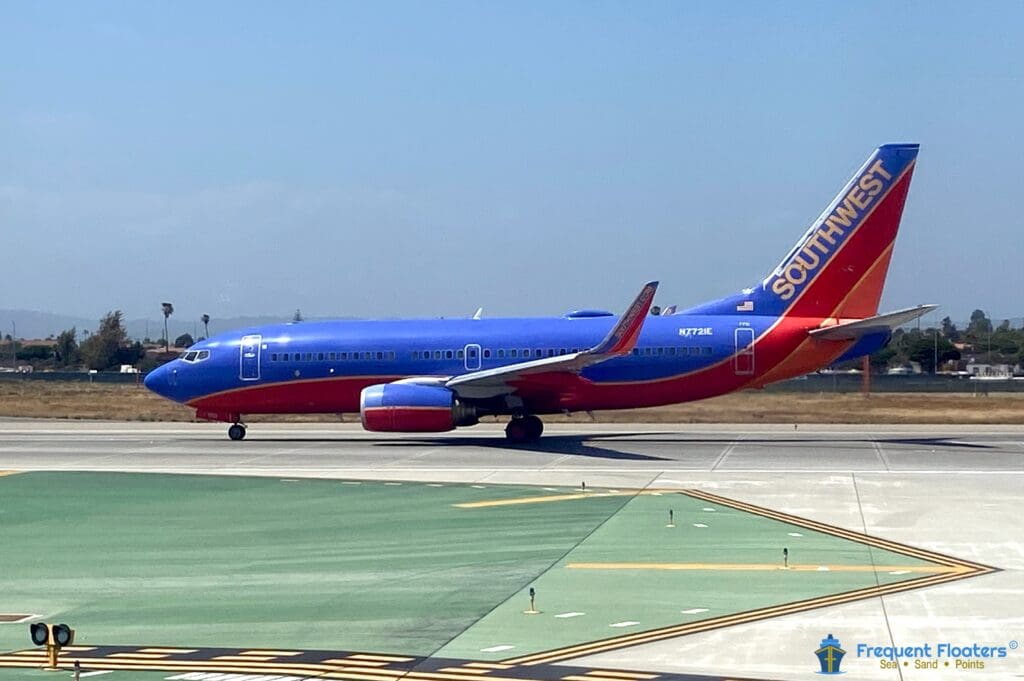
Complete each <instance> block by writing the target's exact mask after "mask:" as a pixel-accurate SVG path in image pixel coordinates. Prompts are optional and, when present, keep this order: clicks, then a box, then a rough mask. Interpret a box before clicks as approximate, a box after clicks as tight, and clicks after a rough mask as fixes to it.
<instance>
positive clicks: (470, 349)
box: [465, 343, 480, 371]
mask: <svg viewBox="0 0 1024 681" xmlns="http://www.w3.org/2000/svg"><path fill="white" fill-rule="evenodd" d="M465 351H466V352H465V356H466V371H476V370H478V369H479V368H480V346H479V345H477V344H476V343H470V344H469V345H467V346H466V347H465Z"/></svg>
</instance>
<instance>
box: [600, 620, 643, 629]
mask: <svg viewBox="0 0 1024 681" xmlns="http://www.w3.org/2000/svg"><path fill="white" fill-rule="evenodd" d="M637 624H640V623H639V622H637V621H635V620H626V621H624V622H615V623H614V624H609V625H608V626H609V627H616V628H619V629H621V628H622V627H633V626H636V625H637Z"/></svg>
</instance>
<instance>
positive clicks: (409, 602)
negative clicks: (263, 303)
mask: <svg viewBox="0 0 1024 681" xmlns="http://www.w3.org/2000/svg"><path fill="white" fill-rule="evenodd" d="M568 491H570V490H567V489H561V490H557V491H546V490H540V489H538V488H536V487H527V486H511V485H500V486H498V485H485V486H474V485H466V484H444V485H434V484H427V483H421V482H405V483H401V484H397V483H386V482H379V481H363V482H356V481H339V480H297V481H287V480H282V479H278V478H244V477H221V476H182V475H152V474H150V475H146V474H98V473H96V474H94V473H29V474H22V475H14V476H9V477H0V612H7V613H33V614H39V615H42V616H43V617H44V619H46V620H47V621H51V622H67V623H68V624H70V625H72V626H73V627H75V628H76V629H77V631H78V635H77V640H76V642H78V643H82V644H97V645H100V644H102V645H148V646H190V647H240V648H244V647H266V648H300V649H330V650H364V651H375V652H385V653H387V652H391V653H402V654H412V655H429V654H438V655H443V656H447V657H460V658H475V659H501V658H508V657H513V656H518V655H524V654H528V653H531V652H537V651H542V650H549V649H553V648H559V647H563V646H568V645H573V644H577V643H582V642H586V641H592V640H598V639H604V638H609V637H612V636H617V635H622V634H628V633H633V632H638V631H643V630H649V629H654V628H659V627H664V626H670V625H675V624H680V623H685V622H690V621H696V620H701V619H707V618H712V617H719V616H722V615H727V614H731V613H736V612H742V611H748V610H752V609H755V608H760V607H765V606H770V605H776V604H782V603H788V602H792V601H797V600H804V599H807V598H813V597H816V596H823V595H827V594H833V593H839V592H844V591H849V590H853V589H857V588H861V587H866V586H873V585H875V584H876V583H877V582H881V583H888V582H892V581H899V580H904V579H912V578H915V577H917V576H920V575H918V574H915V573H910V574H906V575H891V574H888V572H887V571H880V572H877V573H876V572H875V571H864V572H843V571H835V570H829V571H821V572H818V571H799V572H798V571H783V570H781V569H774V568H772V569H761V570H753V571H749V570H747V571H726V570H699V571H672V570H650V569H599V570H589V569H588V570H582V569H573V568H569V567H567V566H568V565H569V564H571V563H623V562H630V563H637V562H640V563H724V564H766V563H767V564H775V565H778V566H779V567H781V562H782V548H783V547H787V548H788V549H789V551H790V562H791V563H793V564H813V565H826V566H842V565H885V566H920V565H927V563H923V562H922V561H920V560H915V559H912V558H908V557H905V556H902V555H899V554H896V553H892V552H889V551H884V550H880V549H875V548H870V549H869V548H868V547H867V546H865V545H862V544H858V543H856V542H852V541H848V540H844V539H840V538H837V537H834V536H832V535H828V534H825V533H820V532H815V531H813V530H808V529H804V528H802V527H797V526H793V525H789V524H787V523H783V522H779V521H775V520H771V519H767V518H763V517H760V516H756V515H753V514H750V513H746V512H743V511H739V510H735V509H732V508H729V507H726V506H720V505H716V504H712V503H708V502H706V501H702V500H698V499H694V498H692V497H688V496H684V495H680V494H669V493H666V494H663V495H661V496H638V497H629V496H600V495H592V496H588V497H586V498H582V499H566V500H561V501H546V502H544V503H531V504H517V505H506V506H488V507H478V508H458V507H456V506H455V504H460V503H466V502H473V501H493V500H500V499H516V498H521V497H536V496H539V495H548V494H558V493H559V492H562V493H564V492H568ZM670 508H671V509H674V512H675V523H676V527H674V528H667V527H665V524H666V522H667V520H668V509H670ZM697 524H700V525H705V526H706V527H696V526H695V525H697ZM791 533H796V534H798V535H800V536H792V535H791ZM876 580H877V582H876ZM530 586H534V587H535V588H536V589H537V592H538V603H537V604H538V606H539V608H540V609H541V610H542V611H543V613H542V614H540V615H524V614H523V610H525V609H526V608H527V606H528V604H529V599H528V596H527V593H526V592H527V590H528V588H529V587H530ZM696 608H699V609H701V610H702V611H701V612H697V613H690V614H687V613H683V612H682V611H684V610H689V609H696ZM573 612H576V613H583V614H581V615H578V616H574V617H565V618H559V617H556V615H559V614H564V613H573ZM622 622H634V624H629V625H627V626H622V627H612V626H610V625H612V624H616V623H622ZM28 646H29V640H28V627H27V625H23V624H22V625H12V624H4V625H0V650H13V649H20V648H25V647H28ZM498 646H502V648H500V649H495V650H491V651H490V652H484V651H485V650H489V649H492V648H495V647H498ZM505 646H511V647H505ZM439 649H440V650H439ZM0 671H2V670H0ZM7 674H15V676H5V675H7ZM18 674H20V672H6V671H5V672H3V675H0V681H8V679H10V681H15V679H18V680H20V679H21V678H24V677H22V676H18ZM35 674H36V673H35V672H33V673H32V675H35Z"/></svg>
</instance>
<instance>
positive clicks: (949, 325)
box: [942, 317, 960, 341]
mask: <svg viewBox="0 0 1024 681" xmlns="http://www.w3.org/2000/svg"><path fill="white" fill-rule="evenodd" d="M942 335H943V336H945V337H946V338H948V339H949V340H951V341H955V340H956V339H957V337H958V336H959V335H960V332H959V331H957V328H956V324H954V323H953V320H952V319H950V318H949V317H943V318H942Z"/></svg>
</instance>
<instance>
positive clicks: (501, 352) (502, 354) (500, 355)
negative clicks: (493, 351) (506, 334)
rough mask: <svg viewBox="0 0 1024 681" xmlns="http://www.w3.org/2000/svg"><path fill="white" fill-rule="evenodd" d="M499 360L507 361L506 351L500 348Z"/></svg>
mask: <svg viewBox="0 0 1024 681" xmlns="http://www.w3.org/2000/svg"><path fill="white" fill-rule="evenodd" d="M498 359H505V349H504V348H498Z"/></svg>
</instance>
